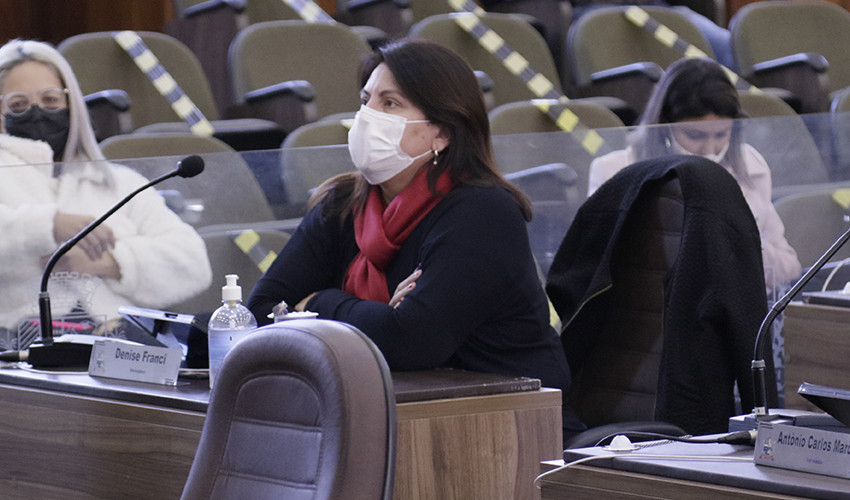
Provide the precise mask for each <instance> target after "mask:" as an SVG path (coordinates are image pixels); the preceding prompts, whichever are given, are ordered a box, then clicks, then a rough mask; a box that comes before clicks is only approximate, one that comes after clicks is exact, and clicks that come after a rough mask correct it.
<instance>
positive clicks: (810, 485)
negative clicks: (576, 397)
mask: <svg viewBox="0 0 850 500" xmlns="http://www.w3.org/2000/svg"><path fill="white" fill-rule="evenodd" d="M568 453H569V454H568V456H567V457H566V458H567V459H568V460H575V459H578V458H583V457H586V456H589V455H608V456H610V455H611V453H610V452H607V451H604V450H602V449H601V448H584V449H582V450H568ZM640 453H642V454H652V455H690V456H695V458H693V459H672V458H662V457H659V458H653V459H645V458H631V459H630V458H628V456H627V454H619V455H617V458H613V459H607V458H606V459H602V460H599V461H591V462H586V463H584V464H579V465H575V466H571V467H569V468H566V469H561V470H558V471H556V472H553V473H552V474H551V475H548V476H545V477H543V478H542V480H541V481H540V484H541V491H542V499H543V500H553V499H562V498H569V499H570V500H581V499H587V500H596V499H598V498H605V499H619V498H622V499H625V498H632V499H634V498H650V497H651V498H656V499H659V498H670V499H682V498H687V499H688V500H715V499H717V498H739V499H743V498H759V499H767V498H770V499H788V498H847V495H848V492H850V480H848V479H841V478H837V477H830V476H822V475H818V474H810V473H807V472H797V471H792V470H787V469H779V468H775V467H766V466H762V465H755V464H754V463H753V462H752V457H753V448H752V447H751V446H732V445H721V444H690V443H671V444H662V445H657V446H652V447H649V448H645V449H643V450H641V452H640ZM699 457H708V458H699ZM728 457H732V458H735V459H744V461H729V460H727V458H728ZM563 464H564V461H563V460H556V461H547V462H543V463H542V464H541V472H545V471H549V470H553V469H555V468H556V467H558V466H561V465H563Z"/></svg>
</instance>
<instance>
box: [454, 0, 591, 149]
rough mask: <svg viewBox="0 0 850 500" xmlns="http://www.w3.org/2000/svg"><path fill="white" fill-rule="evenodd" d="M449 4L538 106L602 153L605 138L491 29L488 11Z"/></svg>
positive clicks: (467, 0) (465, 1)
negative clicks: (484, 18)
mask: <svg viewBox="0 0 850 500" xmlns="http://www.w3.org/2000/svg"><path fill="white" fill-rule="evenodd" d="M447 1H448V3H449V5H450V6H451V7H452V8H453V9H455V10H456V11H458V12H457V13H456V14H454V15H453V16H454V17H453V19H454V20H455V22H456V23H457V24H458V25H459V26H460V27H461V28H463V30H464V31H466V32H467V33H469V34H470V35H472V36H473V37H474V38H475V39H476V40H477V41H478V44H479V45H481V47H483V48H484V50H486V51H487V52H489V53H490V54H492V55H493V56H494V57H496V58H498V59H499V61H501V63H502V66H504V67H505V68H506V69H507V70H508V71H509V72H510V73H511V74H513V75H514V76H516V77H518V78H520V79H521V80H522V81H523V82H525V85H526V86H527V87H528V89H529V90H530V91H531V93H532V94H534V95H535V96H537V97H538V99H539V100H535V101H534V104H535V106H536V107H537V109H539V110H540V111H541V112H542V113H544V114H546V116H548V117H549V118H551V119H552V121H553V122H554V123H555V124H556V125H557V126H558V128H560V129H561V130H563V131H564V132H567V133H569V134H572V135H574V136H575V137H576V138H577V139H578V141H579V143H580V144H581V145H582V148H584V150H585V151H587V152H588V153H589V154H590V155H591V156H596V155H598V154H600V152H601V150H602V147H603V146H604V144H605V141H604V139H602V136H600V135H599V134H598V133H597V132H596V131H594V130H591V129H589V128H587V127H586V126H585V125H583V124H582V123H581V120H579V117H578V116H577V115H576V114H575V113H573V111H572V110H570V109H568V108H566V107H565V106H564V103H566V102H568V101H569V99H568V98H567V97H566V96H564V95H563V94H562V93H561V92H560V91H559V90H558V89H557V87H556V85H555V84H554V83H552V81H550V80H549V79H548V78H546V77H545V76H544V75H543V74H541V73H538V72H536V71H534V69H532V68H531V65H530V63H529V62H528V59H526V58H525V57H523V55H522V54H520V53H519V52H517V51H516V50H514V49H512V48H511V47H510V46H509V45H508V44H507V42H505V39H504V38H502V37H501V36H499V34H498V33H496V32H495V31H493V30H492V29H490V28H488V27H487V26H486V25H485V24H484V22H482V21H481V19H480V18H479V16H481V15H483V14H484V13H485V12H484V10H483V9H481V8H480V7H478V6H477V5H476V4H475V3H474V2H472V1H471V0H447Z"/></svg>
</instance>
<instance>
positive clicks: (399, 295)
mask: <svg viewBox="0 0 850 500" xmlns="http://www.w3.org/2000/svg"><path fill="white" fill-rule="evenodd" d="M420 276H422V269H419V268H416V270H415V271H413V273H411V275H410V276H408V277H407V278H405V279H404V280H402V282H401V283H399V284H398V286H397V287H395V293H394V294H393V296H392V298H390V302H389V304H390V306H392V307H398V305H399V304H401V302H402V301H403V300H404V297H405V296H406V295H407V294H408V293H410V291H411V290H413V289H414V288H416V280H417V279H419V277H420Z"/></svg>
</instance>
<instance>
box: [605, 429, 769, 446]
mask: <svg viewBox="0 0 850 500" xmlns="http://www.w3.org/2000/svg"><path fill="white" fill-rule="evenodd" d="M756 435H757V433H756V431H755V430H747V431H737V432H730V433H728V434H723V435H721V436H717V437H693V436H669V435H667V434H659V433H656V432H639V431H635V432H618V433H616V434H609V435H607V436H605V437H604V438H602V439H600V440H599V441H598V442H597V443H596V446H602V445H603V444H605V443H606V442H608V441H609V440H612V439H614V438H615V437H616V436H626V437H628V438H639V439H641V440H649V439H664V440H667V441H678V442H682V443H704V444H717V443H719V444H748V445H754V444H755V442H756Z"/></svg>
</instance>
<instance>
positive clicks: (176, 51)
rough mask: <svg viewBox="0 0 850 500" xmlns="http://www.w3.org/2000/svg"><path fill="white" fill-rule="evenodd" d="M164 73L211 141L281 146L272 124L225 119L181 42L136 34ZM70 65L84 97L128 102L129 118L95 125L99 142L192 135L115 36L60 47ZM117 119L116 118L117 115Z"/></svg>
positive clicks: (88, 36)
mask: <svg viewBox="0 0 850 500" xmlns="http://www.w3.org/2000/svg"><path fill="white" fill-rule="evenodd" d="M137 34H138V35H139V37H140V38H141V40H142V42H144V44H145V45H146V46H147V48H149V49H150V51H151V53H152V54H153V55H154V57H156V59H157V60H158V61H159V63H160V64H161V65H162V67H163V68H164V69H165V71H167V72H168V74H170V75H171V76H172V77H173V79H174V81H175V82H176V83H177V85H178V86H179V87H180V88H181V89H182V90H183V92H185V94H186V96H188V98H189V99H191V101H192V103H193V104H194V105H195V106H196V107H197V108H198V110H199V111H200V112H201V114H203V116H204V117H205V118H206V119H207V120H209V121H210V122H211V124H212V126H213V129H214V133H213V135H214V136H215V137H217V138H219V139H221V140H223V141H224V142H226V143H228V144H229V145H230V146H232V147H234V148H235V149H237V150H246V149H270V148H275V147H277V145H278V144H280V142H281V141H282V140H283V137H284V134H283V131H282V130H281V128H280V127H279V126H278V125H277V124H275V123H274V122H272V121H269V120H262V119H256V118H253V117H247V118H243V119H223V118H224V117H223V113H221V112H220V110H219V108H218V105H217V103H216V101H215V99H214V98H213V93H212V89H211V87H210V84H209V81H208V80H207V76H206V73H204V70H203V69H202V67H201V64H200V62H199V61H198V58H197V57H196V56H195V55H194V54H193V53H192V51H191V50H189V48H188V47H186V46H185V45H184V44H183V43H181V42H180V41H179V40H178V39H176V38H174V37H172V36H169V35H166V34H164V33H155V32H150V31H140V32H137ZM57 48H58V50H59V52H60V53H61V54H62V55H63V56H64V57H65V58H66V59H67V60H68V63H69V64H70V65H71V68H73V70H74V73H75V74H76V75H77V78H78V79H79V81H80V88H81V89H82V91H83V93H84V94H86V95H90V94H94V93H97V92H103V91H110V90H119V91H123V92H126V94H127V96H128V97H129V101H130V107H129V112H128V114H126V115H125V116H128V117H129V120H126V119H125V118H124V116H117V117H112V118H111V119H104V120H102V121H100V122H95V123H93V125H94V127H95V132H96V133H97V137H98V140H103V139H105V138H107V137H111V136H112V135H117V134H126V133H130V132H134V131H145V132H169V133H172V132H179V133H183V132H189V131H190V128H189V125H188V124H187V123H185V122H183V121H181V118H180V116H179V115H178V114H177V112H176V111H175V110H174V109H173V108H172V105H171V103H170V102H169V100H168V99H167V98H166V97H164V96H163V95H161V94H160V93H159V92H158V91H157V88H156V87H155V86H154V84H153V82H152V81H151V79H150V78H149V77H148V75H146V74H145V73H143V72H142V70H141V69H140V68H139V67H138V66H136V63H135V62H134V61H133V58H132V57H131V56H130V55H129V54H128V53H127V52H126V51H125V50H124V49H123V48H122V47H121V46H120V45H119V44H118V43H117V42H116V41H115V39H114V38H113V32H97V33H85V34H81V35H75V36H72V37H69V38H67V39H65V40H63V41H62V43H60V44H59V46H58V47H57ZM115 114H118V111H116V113H115Z"/></svg>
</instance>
